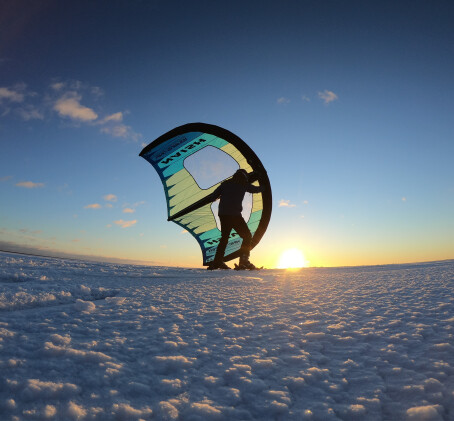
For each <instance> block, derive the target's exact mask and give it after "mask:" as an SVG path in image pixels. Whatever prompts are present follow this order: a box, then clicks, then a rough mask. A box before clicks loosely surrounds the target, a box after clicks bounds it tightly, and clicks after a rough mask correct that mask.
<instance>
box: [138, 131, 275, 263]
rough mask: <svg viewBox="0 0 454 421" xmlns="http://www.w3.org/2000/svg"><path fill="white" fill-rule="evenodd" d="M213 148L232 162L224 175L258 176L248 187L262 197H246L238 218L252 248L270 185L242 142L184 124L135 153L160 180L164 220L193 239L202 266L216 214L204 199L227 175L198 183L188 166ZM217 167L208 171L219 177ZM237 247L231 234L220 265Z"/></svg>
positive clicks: (210, 254) (208, 256)
mask: <svg viewBox="0 0 454 421" xmlns="http://www.w3.org/2000/svg"><path fill="white" fill-rule="evenodd" d="M213 148H216V150H217V151H216V152H217V153H219V151H221V155H223V154H222V152H223V153H224V154H227V155H228V156H229V157H230V161H231V162H233V164H234V167H233V168H232V170H231V171H230V172H229V174H228V175H229V176H231V175H233V173H234V172H235V170H236V169H239V168H241V169H245V170H246V171H247V172H248V173H250V174H251V173H252V174H258V175H259V176H258V179H257V180H256V181H254V182H253V184H254V185H261V186H263V187H264V190H263V192H262V193H255V194H253V195H252V200H251V203H250V209H249V212H248V213H247V215H246V216H245V215H244V214H243V217H245V219H246V222H247V225H248V227H249V230H250V231H251V233H252V247H254V246H256V245H257V244H258V242H259V241H260V239H261V238H262V236H263V234H264V233H265V231H266V228H267V226H268V222H269V220H270V217H271V206H272V205H271V203H272V198H271V186H270V182H269V179H268V176H267V173H266V171H265V168H264V167H263V165H262V163H261V162H260V160H259V159H258V157H257V155H256V154H255V153H254V151H253V150H252V149H251V148H250V147H249V146H248V145H246V143H244V141H243V140H241V139H240V138H239V137H238V136H236V135H234V134H233V133H231V132H229V131H228V130H225V129H223V128H221V127H218V126H214V125H210V124H204V123H190V124H186V125H184V126H180V127H177V128H175V129H173V130H171V131H170V132H168V133H166V134H164V135H162V136H160V137H159V138H158V139H156V140H155V141H153V142H152V143H150V144H149V145H148V146H146V147H145V148H144V149H143V150H142V152H141V153H140V156H141V157H143V158H145V159H146V160H147V161H148V162H149V163H150V164H151V165H153V167H154V169H155V170H156V171H157V173H158V174H159V177H160V178H161V181H162V185H163V187H164V192H165V195H166V200H167V212H168V220H169V221H173V222H175V223H177V224H178V225H180V226H181V227H183V228H184V229H186V230H187V231H188V232H190V233H191V234H192V236H193V237H194V238H195V239H196V240H197V241H198V243H199V245H200V248H201V249H202V254H203V264H204V265H205V266H206V265H208V264H209V263H210V262H211V261H213V259H214V256H215V254H216V248H217V244H218V243H219V240H220V238H221V231H220V230H219V228H220V227H219V221H218V219H217V212H216V211H215V209H213V204H212V203H211V201H209V200H208V201H206V200H205V198H206V197H207V196H208V195H209V194H210V193H212V192H213V191H214V190H215V189H216V187H218V186H219V184H220V183H221V182H222V181H223V179H225V178H228V177H227V176H226V177H224V178H223V179H221V180H217V179H215V177H213V178H212V179H208V180H204V183H201V179H200V178H199V179H198V178H197V177H196V175H195V173H196V172H197V171H199V170H200V167H197V166H196V167H194V165H193V163H194V162H196V161H195V160H194V158H196V157H197V155H198V154H200V156H205V157H206V156H207V153H208V152H209V151H213ZM208 156H210V155H209V154H208ZM205 165H206V163H205ZM221 166H222V165H218V164H217V163H216V162H212V167H213V168H212V171H211V173H214V174H216V173H222V171H221V169H222V168H220V167H221ZM213 169H214V171H213ZM205 175H206V174H205ZM221 177H222V176H221ZM252 179H254V176H252ZM202 184H204V185H202ZM243 203H244V202H243ZM241 243H242V239H241V237H239V236H238V234H237V233H236V232H235V231H234V230H233V231H232V233H231V234H230V238H229V242H228V245H227V248H226V251H225V254H224V261H228V260H231V259H234V258H236V257H239V255H240V252H239V250H240V247H241Z"/></svg>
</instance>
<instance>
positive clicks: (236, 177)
mask: <svg viewBox="0 0 454 421" xmlns="http://www.w3.org/2000/svg"><path fill="white" fill-rule="evenodd" d="M232 181H233V182H235V183H238V184H243V185H245V184H247V183H248V182H249V180H248V175H247V171H246V170H243V169H239V170H238V171H236V172H235V174H233V177H232Z"/></svg>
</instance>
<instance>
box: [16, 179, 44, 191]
mask: <svg viewBox="0 0 454 421" xmlns="http://www.w3.org/2000/svg"><path fill="white" fill-rule="evenodd" d="M16 186H17V187H25V188H26V189H38V188H41V187H44V183H34V182H33V181H20V182H19V183H16Z"/></svg>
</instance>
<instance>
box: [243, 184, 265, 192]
mask: <svg viewBox="0 0 454 421" xmlns="http://www.w3.org/2000/svg"><path fill="white" fill-rule="evenodd" d="M263 190H265V188H264V187H263V186H254V185H253V184H249V185H248V186H247V188H246V191H247V192H249V193H261V192H262V191H263Z"/></svg>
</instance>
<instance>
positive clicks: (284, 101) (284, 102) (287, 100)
mask: <svg viewBox="0 0 454 421" xmlns="http://www.w3.org/2000/svg"><path fill="white" fill-rule="evenodd" d="M289 102H290V100H289V99H288V98H285V97H284V96H281V97H280V98H278V99H277V103H278V104H288V103H289Z"/></svg>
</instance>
